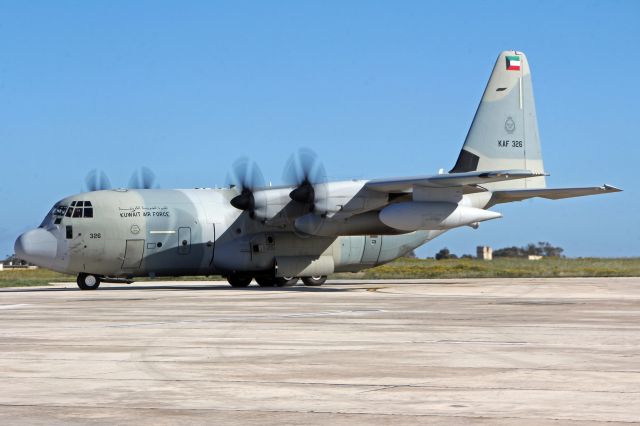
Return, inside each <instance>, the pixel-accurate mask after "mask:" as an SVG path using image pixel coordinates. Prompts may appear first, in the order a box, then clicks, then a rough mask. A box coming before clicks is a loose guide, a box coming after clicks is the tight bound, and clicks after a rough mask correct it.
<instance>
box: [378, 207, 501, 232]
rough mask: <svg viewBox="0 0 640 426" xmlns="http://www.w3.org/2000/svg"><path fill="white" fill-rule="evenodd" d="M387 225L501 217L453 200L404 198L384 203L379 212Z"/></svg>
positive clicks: (412, 226) (412, 227) (426, 225)
mask: <svg viewBox="0 0 640 426" xmlns="http://www.w3.org/2000/svg"><path fill="white" fill-rule="evenodd" d="M379 217H380V220H381V221H382V223H384V224H385V225H387V226H390V227H392V228H396V229H400V230H403V231H417V230H419V229H421V230H444V229H451V228H457V227H459V226H464V225H472V224H474V223H477V222H483V221H485V220H491V219H497V218H500V217H502V215H501V214H500V213H497V212H492V211H490V210H483V209H478V208H475V207H467V206H460V205H458V204H454V203H439V202H415V201H414V202H405V203H398V204H392V205H390V206H387V207H385V208H384V209H382V211H381V212H380V214H379Z"/></svg>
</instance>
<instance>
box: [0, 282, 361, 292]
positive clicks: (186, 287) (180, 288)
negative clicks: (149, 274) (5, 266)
mask: <svg viewBox="0 0 640 426" xmlns="http://www.w3.org/2000/svg"><path fill="white" fill-rule="evenodd" d="M126 290H172V291H193V290H196V291H211V290H224V291H234V292H242V291H251V292H273V291H287V292H289V291H293V292H303V293H304V292H312V293H313V292H320V293H331V292H344V291H351V290H350V289H346V288H329V287H306V286H295V287H259V286H253V285H252V286H249V287H244V288H234V287H231V286H229V285H225V284H221V285H208V286H194V285H175V284H169V285H150V286H136V285H128V286H118V287H113V286H110V287H100V288H99V289H98V290H93V291H87V290H80V289H79V288H59V287H53V288H42V287H39V288H31V287H28V288H25V287H20V288H10V289H1V290H0V293H40V292H45V293H46V292H64V291H83V292H86V293H87V294H94V293H95V292H96V291H97V292H104V291H126Z"/></svg>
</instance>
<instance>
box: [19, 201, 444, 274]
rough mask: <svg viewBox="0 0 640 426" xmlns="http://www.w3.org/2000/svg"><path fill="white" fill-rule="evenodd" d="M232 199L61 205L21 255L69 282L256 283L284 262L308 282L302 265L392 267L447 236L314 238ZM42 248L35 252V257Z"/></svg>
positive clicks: (26, 239) (25, 240) (323, 270)
mask: <svg viewBox="0 0 640 426" xmlns="http://www.w3.org/2000/svg"><path fill="white" fill-rule="evenodd" d="M235 195H237V192H236V191H235V190H232V189H190V190H156V189H146V190H125V189H118V190H105V191H94V192H87V193H81V194H77V195H74V196H71V197H67V198H64V199H63V200H60V201H59V202H58V203H56V205H55V206H54V208H53V209H52V211H51V213H50V214H49V215H47V217H46V218H45V220H44V222H43V223H42V225H41V226H40V228H38V229H37V230H32V231H28V232H27V233H25V234H24V235H23V236H21V241H20V240H19V241H18V242H17V244H16V246H17V248H18V245H20V247H19V250H20V251H21V252H22V253H23V254H25V253H26V254H27V256H25V257H27V258H28V260H30V261H32V262H33V263H35V264H38V265H40V266H44V267H47V268H50V269H53V270H56V271H59V272H64V273H90V274H97V275H101V276H110V277H127V278H131V277H139V276H180V275H210V274H222V275H229V274H234V273H251V274H258V273H263V272H268V271H273V270H274V267H275V268H276V269H277V265H278V263H279V262H280V263H281V264H282V265H289V266H288V267H289V268H294V270H295V272H302V270H297V269H295V265H297V264H309V263H312V262H310V260H309V259H311V260H315V259H322V260H323V262H321V264H319V263H317V262H316V266H315V268H316V269H313V268H311V269H304V268H302V269H304V270H305V271H306V273H307V274H312V273H313V274H318V275H324V274H327V273H332V272H346V271H359V270H362V269H365V268H370V267H373V266H376V265H379V264H382V263H385V262H389V261H391V260H393V259H396V258H398V257H401V256H403V255H405V254H406V253H408V252H410V251H411V250H413V249H414V248H416V247H418V246H420V245H422V244H424V243H425V242H427V241H428V240H430V239H432V238H434V237H435V236H437V235H439V234H441V233H442V232H443V231H416V232H410V233H406V234H401V235H356V236H339V237H318V236H310V235H305V234H301V233H299V232H295V231H294V228H293V227H292V226H287V225H286V224H285V225H280V226H269V225H266V224H265V223H263V221H259V220H255V219H253V218H251V216H250V214H248V213H247V212H242V211H240V210H238V209H235V208H233V207H232V206H230V204H229V200H230V199H231V198H232V197H233V196H235ZM80 204H81V206H80ZM89 205H90V206H89ZM77 210H82V214H81V213H80V212H79V211H77ZM89 211H90V212H89ZM87 216H90V217H87ZM44 232H46V233H47V234H49V235H50V237H49V236H46V235H44V234H43V233H44ZM29 233H38V234H33V235H32V236H30V234H29ZM36 244H37V245H38V248H37V249H35V248H34V247H30V246H34V245H36ZM282 267H283V268H284V267H285V266H282ZM318 268H319V269H318ZM295 272H290V273H295ZM284 273H285V272H283V274H284Z"/></svg>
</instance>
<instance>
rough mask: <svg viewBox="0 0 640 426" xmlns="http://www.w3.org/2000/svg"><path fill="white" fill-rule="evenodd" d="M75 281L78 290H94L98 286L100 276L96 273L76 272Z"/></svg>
mask: <svg viewBox="0 0 640 426" xmlns="http://www.w3.org/2000/svg"><path fill="white" fill-rule="evenodd" d="M76 282H77V283H78V287H80V290H95V289H97V288H98V287H100V277H99V276H98V275H93V274H84V273H82V274H78V279H77V280H76Z"/></svg>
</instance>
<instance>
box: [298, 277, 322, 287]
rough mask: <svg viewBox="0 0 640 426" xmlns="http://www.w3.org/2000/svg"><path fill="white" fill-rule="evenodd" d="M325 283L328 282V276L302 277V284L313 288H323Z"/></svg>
mask: <svg viewBox="0 0 640 426" xmlns="http://www.w3.org/2000/svg"><path fill="white" fill-rule="evenodd" d="M325 281H327V276H326V275H322V276H318V277H302V282H303V283H304V285H308V286H311V287H317V286H321V285H322V284H324V282H325Z"/></svg>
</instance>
